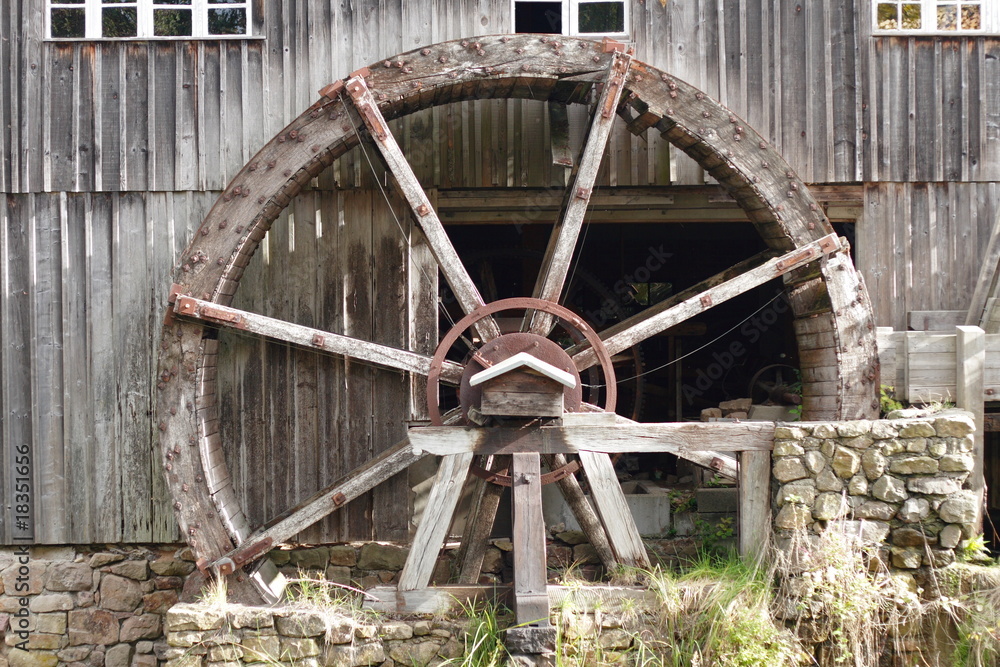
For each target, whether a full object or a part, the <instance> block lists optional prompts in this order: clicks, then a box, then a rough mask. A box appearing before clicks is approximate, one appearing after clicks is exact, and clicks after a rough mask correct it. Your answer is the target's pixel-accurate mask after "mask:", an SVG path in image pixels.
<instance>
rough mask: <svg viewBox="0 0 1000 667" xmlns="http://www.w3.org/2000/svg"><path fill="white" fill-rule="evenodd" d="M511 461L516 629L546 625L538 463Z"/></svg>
mask: <svg viewBox="0 0 1000 667" xmlns="http://www.w3.org/2000/svg"><path fill="white" fill-rule="evenodd" d="M511 458H512V461H511V468H510V470H511V478H512V479H511V485H512V487H513V488H512V491H513V503H514V529H513V533H512V536H511V540H512V541H513V543H514V613H515V616H516V618H517V623H518V625H535V626H537V625H548V622H549V597H548V595H547V594H546V590H545V585H546V565H547V563H546V559H545V519H544V518H543V517H542V479H541V461H540V458H539V455H538V454H537V453H530V454H514V456H512V457H511Z"/></svg>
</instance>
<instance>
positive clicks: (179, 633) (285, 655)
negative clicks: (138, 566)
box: [166, 604, 467, 667]
mask: <svg viewBox="0 0 1000 667" xmlns="http://www.w3.org/2000/svg"><path fill="white" fill-rule="evenodd" d="M166 621H167V627H166V630H167V643H168V644H169V646H170V647H169V648H168V649H167V651H166V657H167V658H168V662H167V667H236V666H238V665H239V664H240V663H244V664H252V663H258V664H259V663H268V664H271V665H275V664H289V665H294V666H295V667H319V665H321V664H322V665H337V666H338V667H348V666H353V665H373V664H374V665H380V664H383V663H385V662H386V661H387V660H388V661H389V663H388V664H390V665H391V664H393V663H396V664H400V665H426V664H428V663H430V662H432V661H438V660H443V659H447V658H454V657H458V656H460V655H462V652H463V650H464V645H463V643H462V640H463V638H464V633H465V629H466V627H467V625H466V623H464V622H461V621H446V620H430V619H427V618H419V619H410V620H406V621H401V620H387V619H384V618H379V617H376V616H374V615H371V614H367V613H366V612H364V611H360V610H355V609H351V608H349V607H348V608H343V609H336V608H328V609H322V608H309V607H304V608H301V607H300V608H296V607H276V608H273V607H272V608H261V607H244V606H240V605H211V604H208V605H206V604H179V605H176V606H175V607H174V608H173V609H171V610H170V612H168V614H167V618H166Z"/></svg>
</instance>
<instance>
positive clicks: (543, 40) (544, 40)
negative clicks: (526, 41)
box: [538, 37, 549, 44]
mask: <svg viewBox="0 0 1000 667" xmlns="http://www.w3.org/2000/svg"><path fill="white" fill-rule="evenodd" d="M538 41H540V42H541V43H542V44H544V43H546V42H547V41H549V38H548V37H542V38H541V39H540V40H538Z"/></svg>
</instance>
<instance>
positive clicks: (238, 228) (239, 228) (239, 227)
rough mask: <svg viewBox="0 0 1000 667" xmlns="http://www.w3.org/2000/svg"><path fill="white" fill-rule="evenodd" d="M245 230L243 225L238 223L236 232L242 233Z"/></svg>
mask: <svg viewBox="0 0 1000 667" xmlns="http://www.w3.org/2000/svg"><path fill="white" fill-rule="evenodd" d="M242 232H243V225H236V233H237V234H240V233H242Z"/></svg>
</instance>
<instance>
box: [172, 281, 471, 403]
mask: <svg viewBox="0 0 1000 667" xmlns="http://www.w3.org/2000/svg"><path fill="white" fill-rule="evenodd" d="M174 312H176V313H177V314H178V315H184V316H186V317H192V318H195V319H199V320H203V321H205V322H211V323H213V324H218V325H221V326H224V327H229V328H232V329H238V330H240V331H246V332H248V333H253V334H258V335H261V336H267V337H268V338H271V339H274V340H279V341H283V342H285V343H289V344H290V345H295V346H297V347H301V348H303V349H308V350H316V351H322V352H331V353H333V354H339V355H343V356H345V357H349V358H351V359H356V360H358V361H363V362H366V363H370V364H376V365H378V366H383V367H385V368H391V369H394V370H399V371H406V372H409V373H417V374H418V375H427V374H428V373H430V368H431V357H429V356H427V355H425V354H419V353H417V352H410V351H408V350H400V349H399V348H395V347H392V346H389V345H380V344H378V343H371V342H369V341H365V340H359V339H357V338H352V337H350V336H343V335H341V334H335V333H330V332H328V331H322V330H320V329H313V328H311V327H304V326H302V325H299V324H293V323H291V322H286V321H285V320H278V319H275V318H273V317H266V316H264V315H258V314H257V313H251V312H248V311H245V310H240V309H239V308H231V307H229V306H221V305H219V304H217V303H214V302H212V301H203V300H201V299H195V298H194V297H190V296H179V297H177V301H176V304H175V305H174ZM441 379H442V380H443V381H447V382H449V383H451V384H458V383H459V382H460V381H461V379H462V367H461V365H459V364H456V363H455V362H452V361H445V362H444V366H443V368H442V370H441Z"/></svg>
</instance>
